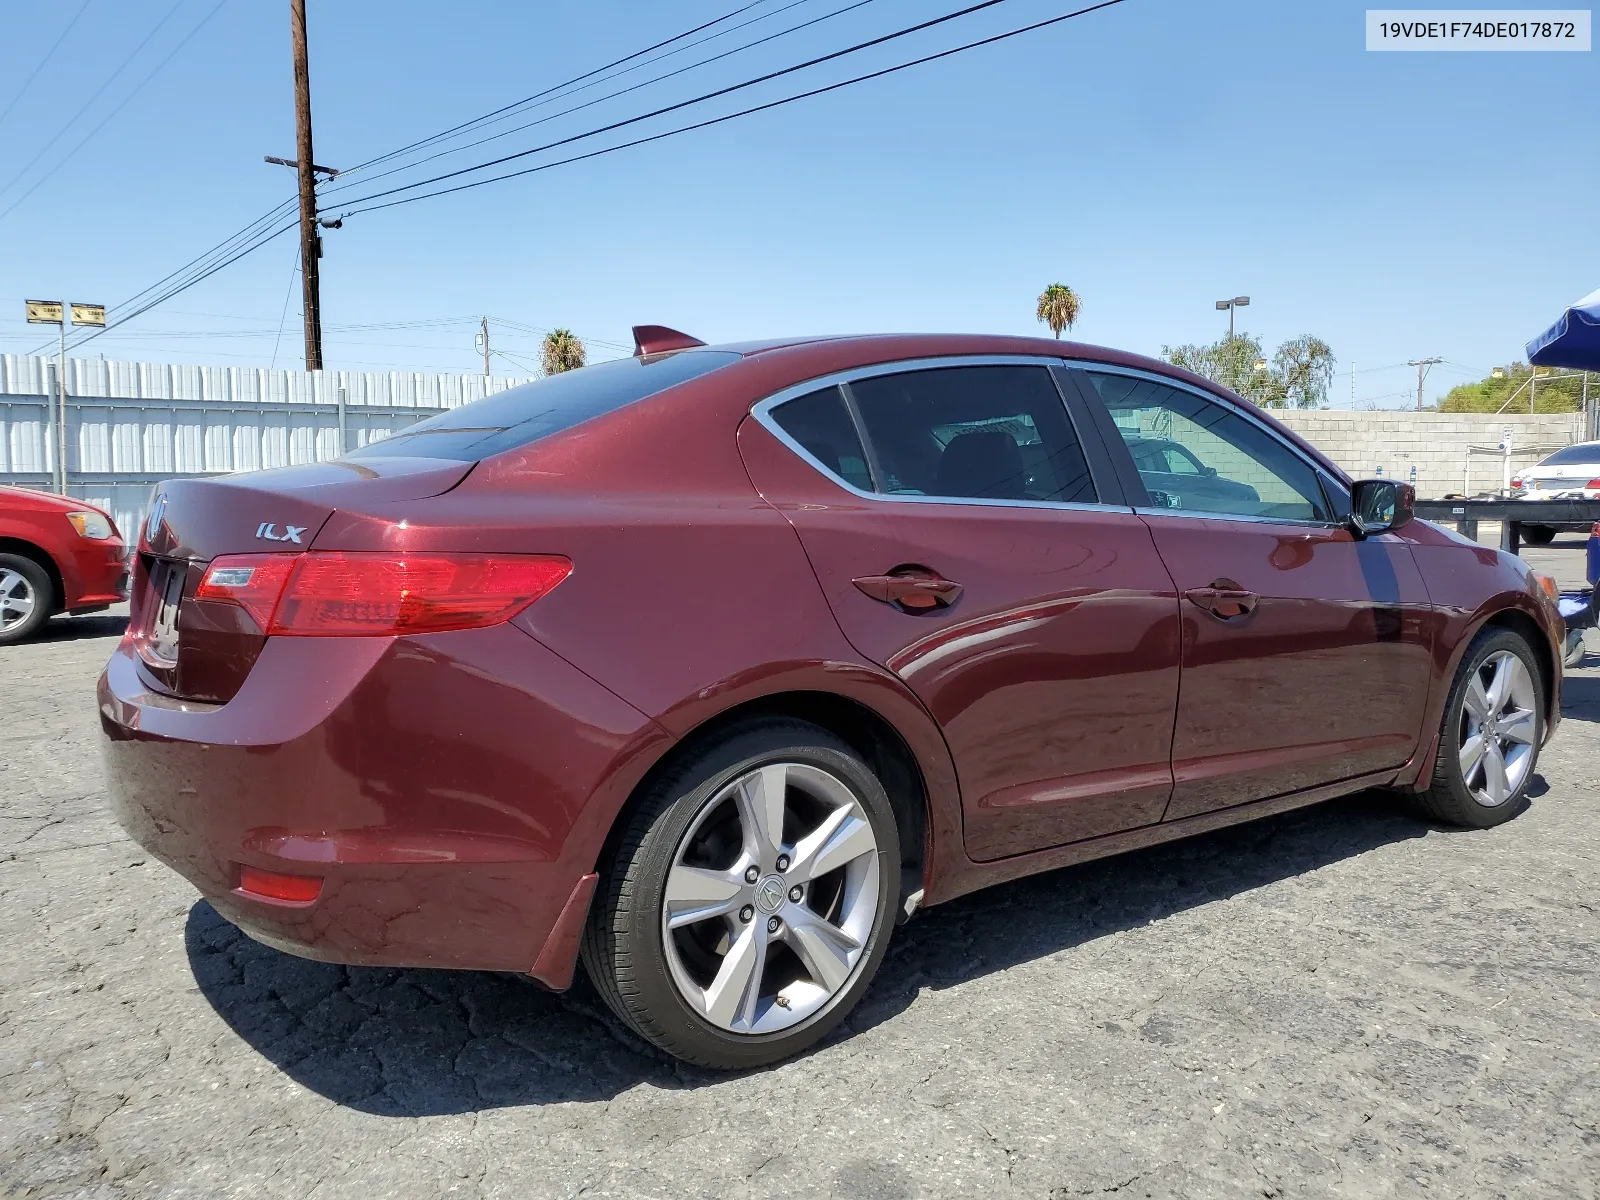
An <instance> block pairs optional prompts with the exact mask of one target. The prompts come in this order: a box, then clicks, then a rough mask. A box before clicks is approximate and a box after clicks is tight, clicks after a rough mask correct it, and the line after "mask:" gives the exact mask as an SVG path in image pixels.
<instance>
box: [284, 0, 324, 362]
mask: <svg viewBox="0 0 1600 1200" xmlns="http://www.w3.org/2000/svg"><path fill="white" fill-rule="evenodd" d="M289 34H290V39H291V41H292V43H293V48H294V125H295V155H296V164H295V169H296V171H297V172H298V173H299V176H300V282H301V286H302V289H303V297H304V304H305V314H306V315H305V328H306V370H308V371H320V370H322V288H321V280H320V274H321V272H320V269H319V268H320V265H321V259H322V239H321V238H320V237H318V236H317V177H316V168H315V167H313V166H312V163H313V162H315V161H316V160H315V159H314V158H313V157H312V155H311V68H310V66H309V64H308V63H307V61H306V0H289Z"/></svg>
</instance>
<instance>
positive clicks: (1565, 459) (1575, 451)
mask: <svg viewBox="0 0 1600 1200" xmlns="http://www.w3.org/2000/svg"><path fill="white" fill-rule="evenodd" d="M1592 462H1600V446H1597V445H1595V444H1594V443H1593V442H1588V443H1585V444H1583V445H1578V446H1568V447H1567V448H1566V449H1565V450H1557V451H1556V452H1555V453H1554V454H1552V455H1551V456H1550V457H1549V458H1547V459H1545V460H1544V461H1543V462H1541V463H1540V464H1539V465H1540V466H1541V467H1564V466H1566V465H1567V464H1568V463H1592Z"/></svg>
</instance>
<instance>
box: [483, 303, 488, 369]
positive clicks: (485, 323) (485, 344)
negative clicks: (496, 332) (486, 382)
mask: <svg viewBox="0 0 1600 1200" xmlns="http://www.w3.org/2000/svg"><path fill="white" fill-rule="evenodd" d="M483 377H484V378H485V379H487V378H489V318H488V317H485V318H484V319H483Z"/></svg>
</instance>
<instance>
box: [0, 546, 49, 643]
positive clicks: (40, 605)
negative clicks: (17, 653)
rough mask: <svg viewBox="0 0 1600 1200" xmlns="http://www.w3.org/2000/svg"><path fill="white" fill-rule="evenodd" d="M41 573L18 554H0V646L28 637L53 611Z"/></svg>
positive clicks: (47, 584) (42, 569)
mask: <svg viewBox="0 0 1600 1200" xmlns="http://www.w3.org/2000/svg"><path fill="white" fill-rule="evenodd" d="M55 604H56V595H55V588H54V587H53V586H52V585H51V583H50V576H49V575H48V574H47V573H46V572H45V569H44V568H43V567H41V566H40V565H39V564H38V563H36V562H34V561H33V559H31V558H24V557H23V556H22V555H20V554H0V646H3V645H6V644H8V643H10V642H20V641H21V640H22V639H23V638H25V637H31V636H32V635H33V634H34V633H35V632H37V631H38V629H39V627H40V626H41V625H43V624H44V623H45V622H46V621H48V620H49V619H50V614H51V613H52V612H53V611H54V610H55Z"/></svg>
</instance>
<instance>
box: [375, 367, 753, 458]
mask: <svg viewBox="0 0 1600 1200" xmlns="http://www.w3.org/2000/svg"><path fill="white" fill-rule="evenodd" d="M739 357H740V356H739V355H737V354H733V353H731V352H729V351H726V350H685V351H683V352H681V353H679V354H666V355H655V356H652V357H650V358H622V359H617V360H616V361H615V362H604V363H597V364H595V365H594V366H592V367H579V368H578V369H577V370H576V371H565V372H563V373H562V374H560V375H550V376H546V377H545V378H544V379H537V380H535V381H534V382H532V383H527V384H523V385H522V386H521V387H515V388H511V389H510V390H508V391H504V392H501V393H499V394H498V395H495V396H489V397H487V398H485V399H483V400H474V401H473V402H472V403H471V404H463V405H462V406H461V407H460V408H457V409H452V410H451V411H450V412H447V413H441V414H440V415H439V416H437V417H429V418H428V419H427V420H426V421H418V422H417V423H416V424H415V425H408V426H407V427H406V428H405V429H404V430H402V431H401V432H400V433H397V434H395V435H394V436H393V437H390V438H385V439H383V440H382V441H380V442H372V443H369V444H368V445H366V446H363V447H362V448H361V449H359V450H354V451H351V452H350V453H349V454H347V455H346V456H345V457H346V458H374V457H378V456H380V455H381V456H393V455H400V456H403V457H409V458H458V459H462V460H464V461H476V460H477V459H480V458H488V457H489V456H490V455H491V454H499V453H500V452H501V451H503V450H510V449H513V448H515V447H517V446H525V445H527V444H528V443H529V442H534V441H538V440H539V439H540V438H542V437H546V436H548V435H549V434H552V433H559V432H560V431H561V430H563V429H570V428H571V427H572V426H574V425H577V424H579V423H581V422H583V421H587V420H589V419H591V418H593V417H598V416H601V415H603V414H605V413H608V412H611V411H613V410H615V409H618V408H621V407H622V406H623V405H625V404H632V403H633V402H634V401H635V400H643V399H644V398H645V397H646V396H651V395H654V394H655V393H656V392H661V391H665V390H666V389H667V388H669V387H672V386H673V385H674V384H678V383H683V382H684V381H686V380H689V379H693V378H695V377H696V376H699V375H704V374H706V373H707V372H710V371H715V370H716V369H717V368H718V367H725V366H727V365H728V364H729V363H732V362H737V361H739Z"/></svg>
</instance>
